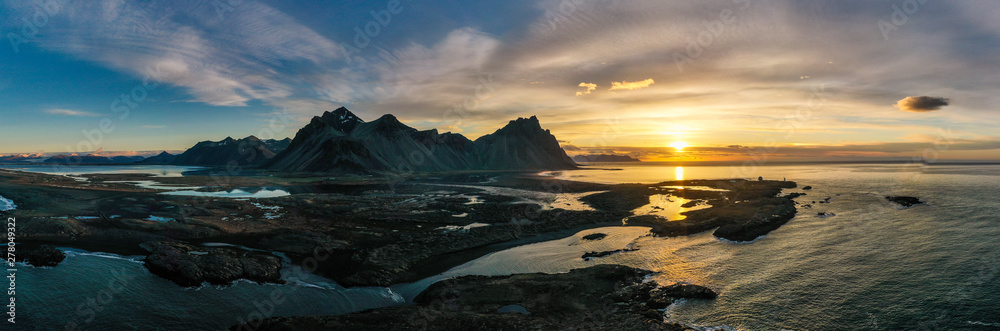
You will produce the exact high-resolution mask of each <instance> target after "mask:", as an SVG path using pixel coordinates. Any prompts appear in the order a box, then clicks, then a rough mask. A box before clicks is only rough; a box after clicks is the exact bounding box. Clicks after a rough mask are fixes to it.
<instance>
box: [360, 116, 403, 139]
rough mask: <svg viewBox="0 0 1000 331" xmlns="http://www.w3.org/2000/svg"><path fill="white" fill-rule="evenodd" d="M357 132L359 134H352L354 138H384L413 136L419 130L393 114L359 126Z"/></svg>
mask: <svg viewBox="0 0 1000 331" xmlns="http://www.w3.org/2000/svg"><path fill="white" fill-rule="evenodd" d="M355 131H357V132H355V133H354V134H352V136H358V137H363V136H367V135H370V134H377V135H382V136H391V135H401V134H411V133H416V132H417V129H414V128H411V127H409V126H407V125H406V124H403V122H400V121H399V119H397V118H396V116H393V115H392V114H385V115H382V117H379V118H378V119H377V120H374V121H371V122H368V123H363V124H361V125H359V126H358V128H357V129H356V130H355Z"/></svg>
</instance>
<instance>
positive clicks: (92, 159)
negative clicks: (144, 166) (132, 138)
mask: <svg viewBox="0 0 1000 331" xmlns="http://www.w3.org/2000/svg"><path fill="white" fill-rule="evenodd" d="M143 159H145V158H144V157H142V156H114V157H107V156H98V155H79V156H78V155H56V156H53V157H50V158H48V159H46V160H45V161H42V162H44V163H56V164H129V163H136V162H139V161H142V160H143Z"/></svg>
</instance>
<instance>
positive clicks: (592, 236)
mask: <svg viewBox="0 0 1000 331" xmlns="http://www.w3.org/2000/svg"><path fill="white" fill-rule="evenodd" d="M607 236H608V235H607V234H604V233H591V234H588V235H586V236H583V240H601V239H604V237H607Z"/></svg>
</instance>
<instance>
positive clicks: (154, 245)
mask: <svg viewBox="0 0 1000 331" xmlns="http://www.w3.org/2000/svg"><path fill="white" fill-rule="evenodd" d="M142 248H144V249H146V250H147V251H149V255H148V256H146V258H145V259H144V260H143V262H144V264H145V266H146V269H149V271H150V272H152V273H153V274H156V275H157V276H160V277H163V278H166V279H169V280H170V281H172V282H174V283H177V284H178V285H181V286H198V285H201V284H202V283H205V282H208V283H210V284H213V285H227V284H230V283H232V282H233V281H236V280H239V279H246V280H251V281H255V282H258V283H284V281H283V280H281V259H280V258H278V257H277V256H274V255H273V254H270V253H266V252H259V251H247V250H243V249H238V248H230V247H195V246H191V245H189V244H184V243H178V242H146V243H143V244H142Z"/></svg>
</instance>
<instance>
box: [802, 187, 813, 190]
mask: <svg viewBox="0 0 1000 331" xmlns="http://www.w3.org/2000/svg"><path fill="white" fill-rule="evenodd" d="M802 189H803V190H811V189H813V187H812V186H806V187H803V188H802Z"/></svg>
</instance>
